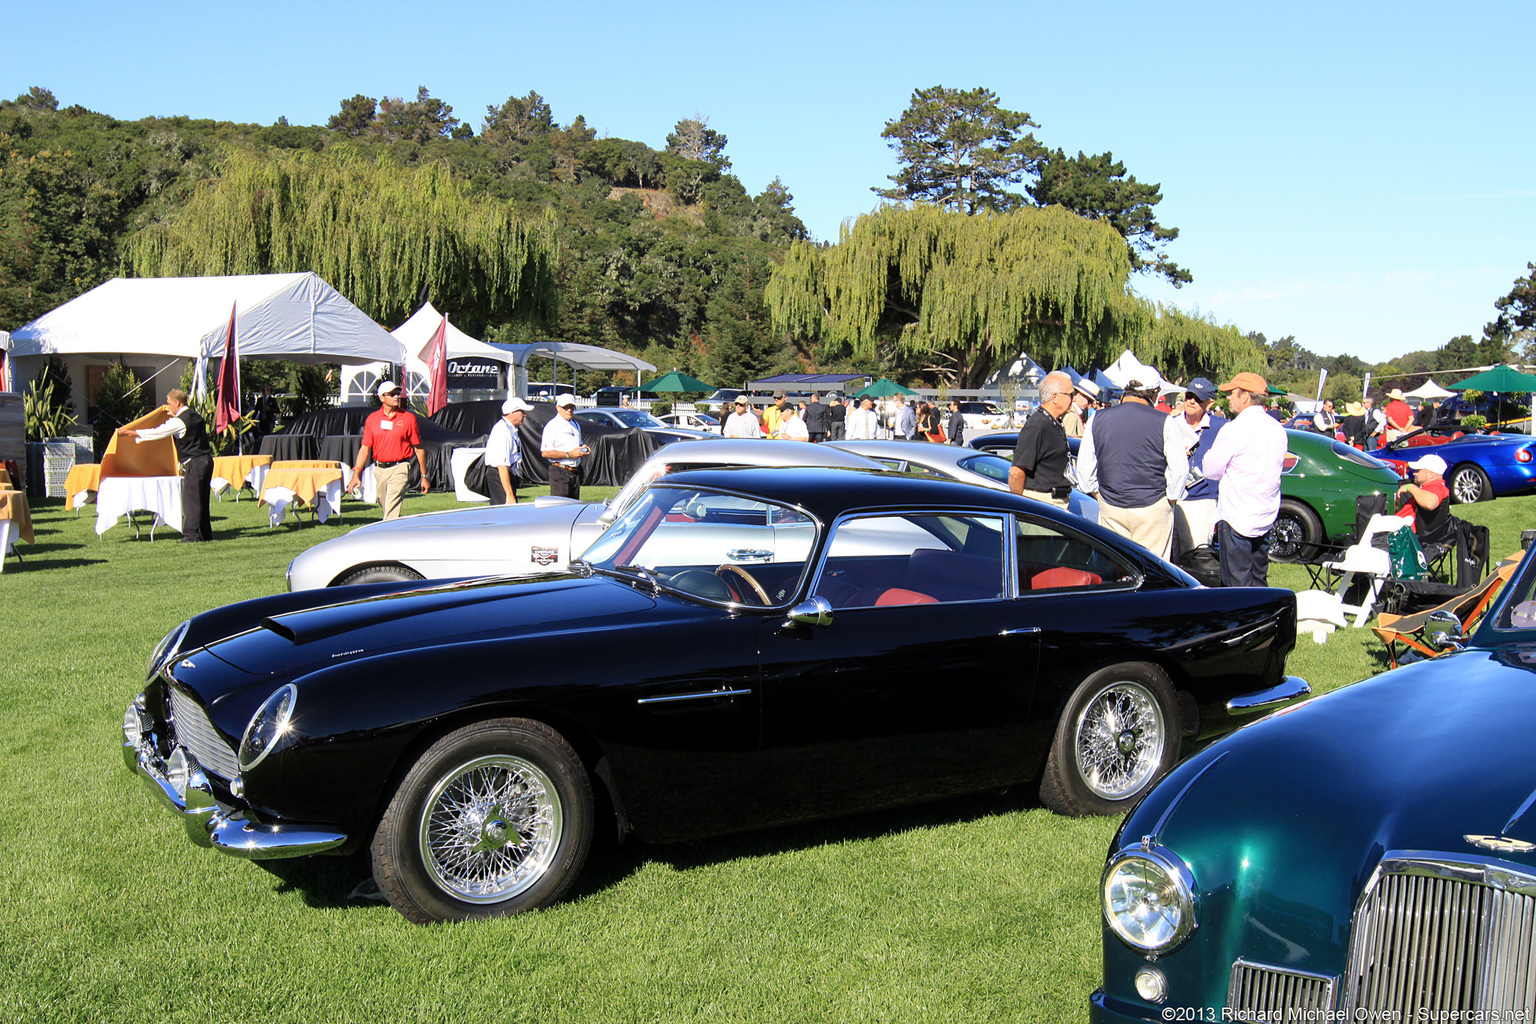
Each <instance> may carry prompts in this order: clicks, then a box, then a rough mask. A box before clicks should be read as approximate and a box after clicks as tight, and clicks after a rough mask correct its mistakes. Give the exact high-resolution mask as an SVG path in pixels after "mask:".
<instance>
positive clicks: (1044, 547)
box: [1017, 516, 1135, 594]
mask: <svg viewBox="0 0 1536 1024" xmlns="http://www.w3.org/2000/svg"><path fill="white" fill-rule="evenodd" d="M1017 522H1018V527H1017V533H1018V564H1019V593H1020V594H1028V593H1034V592H1038V591H1042V590H1076V589H1081V588H1083V587H1100V586H1113V585H1118V584H1123V583H1128V582H1130V581H1131V580H1133V579H1134V578H1135V576H1134V574H1133V573H1132V572H1131V570H1130V569H1129V568H1128V567H1127V566H1125V565H1123V564H1121V562H1120V561H1119V560H1118V559H1116V558H1115V557H1114V556H1113V555H1111V554H1110V552H1108V551H1106V550H1105V549H1103V548H1100V547H1098V546H1097V545H1096V544H1094V543H1093V542H1091V541H1089V540H1088V539H1087V538H1085V537H1082V536H1079V535H1078V534H1075V533H1068V532H1067V531H1065V530H1062V529H1060V528H1058V527H1057V526H1055V525H1054V524H1052V523H1047V522H1043V521H1040V520H1035V519H1029V518H1027V517H1024V516H1020V517H1019V519H1018V520H1017Z"/></svg>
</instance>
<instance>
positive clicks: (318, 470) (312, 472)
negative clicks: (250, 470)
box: [262, 462, 343, 505]
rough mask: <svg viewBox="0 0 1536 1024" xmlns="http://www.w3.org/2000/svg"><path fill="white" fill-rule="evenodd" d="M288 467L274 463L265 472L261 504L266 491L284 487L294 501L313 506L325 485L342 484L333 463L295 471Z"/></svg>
mask: <svg viewBox="0 0 1536 1024" xmlns="http://www.w3.org/2000/svg"><path fill="white" fill-rule="evenodd" d="M288 466H289V463H286V462H274V463H273V464H272V468H271V469H270V470H268V471H267V479H266V480H265V481H264V482H263V483H262V501H263V502H265V501H266V492H267V491H270V490H271V489H272V488H274V487H286V488H288V489H289V490H290V491H292V492H293V496H294V498H295V500H298V501H302V502H304V503H306V504H310V505H313V504H314V502H315V495H316V494H317V493H319V492H321V491H324V490H325V487H326V485H327V484H330V483H332V482H335V483H342V482H343V481H342V478H341V470H340V469H338V468H337V467H336V463H334V462H322V463H320V465H319V466H312V467H307V468H297V469H290V468H288ZM279 467H282V468H279ZM322 467H323V468H322Z"/></svg>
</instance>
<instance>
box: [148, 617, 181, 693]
mask: <svg viewBox="0 0 1536 1024" xmlns="http://www.w3.org/2000/svg"><path fill="white" fill-rule="evenodd" d="M190 625H192V620H191V619H188V620H187V621H186V622H183V623H182V624H181V625H179V626H177V627H176V628H175V629H173V630H171V631H170V632H169V633H167V634H165V636H163V637H161V638H160V642H159V643H158V644H155V649H154V650H153V651H152V652H151V653H150V655H149V664H148V665H147V666H145V668H144V678H145V679H146V680H148V679H153V678H155V676H156V675H158V674H159V673H160V670H161V669H162V668H164V667H165V664H166V662H168V661H170V660H171V659H172V658H174V657H176V655H177V654H179V653H180V652H181V641H182V640H183V639H185V638H186V635H187V627H188V626H190Z"/></svg>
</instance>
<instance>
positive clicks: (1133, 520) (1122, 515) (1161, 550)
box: [1099, 495, 1173, 561]
mask: <svg viewBox="0 0 1536 1024" xmlns="http://www.w3.org/2000/svg"><path fill="white" fill-rule="evenodd" d="M1099 523H1100V524H1101V525H1103V526H1107V527H1109V529H1111V530H1113V531H1115V532H1116V533H1118V534H1119V535H1120V536H1122V537H1124V538H1126V539H1127V540H1131V541H1135V542H1136V543H1137V544H1140V545H1141V546H1142V547H1144V548H1146V549H1147V550H1148V551H1150V552H1152V553H1153V554H1154V555H1156V556H1157V557H1159V558H1161V559H1163V560H1165V561H1166V560H1167V559H1168V557H1169V555H1170V554H1171V553H1172V552H1171V551H1170V550H1169V549H1170V548H1171V547H1172V543H1173V506H1172V505H1170V504H1169V502H1168V499H1167V498H1160V499H1158V500H1157V501H1154V502H1153V503H1152V504H1150V505H1147V506H1145V507H1143V508H1115V506H1113V505H1111V504H1109V503H1108V502H1106V501H1105V500H1104V497H1103V495H1100V496H1099Z"/></svg>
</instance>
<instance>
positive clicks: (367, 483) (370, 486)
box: [257, 459, 379, 510]
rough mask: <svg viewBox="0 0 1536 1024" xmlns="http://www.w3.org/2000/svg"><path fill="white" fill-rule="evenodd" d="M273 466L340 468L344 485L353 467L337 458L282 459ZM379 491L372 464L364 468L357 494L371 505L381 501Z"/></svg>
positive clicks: (280, 467)
mask: <svg viewBox="0 0 1536 1024" xmlns="http://www.w3.org/2000/svg"><path fill="white" fill-rule="evenodd" d="M271 468H272V469H340V470H341V482H342V485H343V486H345V485H346V482H347V477H348V476H349V475H351V473H352V469H351V467H350V466H348V465H347V463H345V462H338V461H336V460H335V459H283V460H280V461H277V462H274V463H272V466H271ZM378 492H379V489H378V487H377V486H375V485H374V482H373V467H371V466H370V467H368V468H367V469H364V470H363V475H362V477H361V482H360V483H359V484H358V491H357V496H358V498H359V499H360V500H362V501H365V502H367V503H368V504H370V505H377V504H378V501H379V499H378V497H377V495H378ZM257 493H260V492H257ZM342 497H346V494H345V493H343V494H342ZM332 507H333V508H336V509H338V510H339V509H340V508H341V506H340V505H334V506H332Z"/></svg>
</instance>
